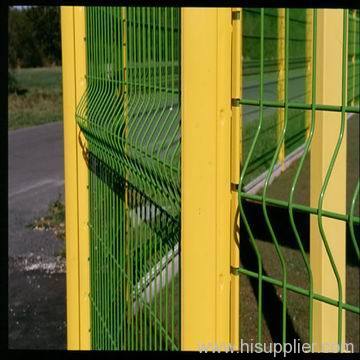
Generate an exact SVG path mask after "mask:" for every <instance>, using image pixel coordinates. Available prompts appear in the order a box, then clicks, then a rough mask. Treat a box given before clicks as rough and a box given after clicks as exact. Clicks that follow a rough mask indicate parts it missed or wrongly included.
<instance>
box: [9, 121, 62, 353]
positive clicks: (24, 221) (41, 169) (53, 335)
mask: <svg viewBox="0 0 360 360" xmlns="http://www.w3.org/2000/svg"><path fill="white" fill-rule="evenodd" d="M8 139H9V179H8V181H9V193H8V213H9V225H8V231H9V248H8V255H9V272H8V280H9V281H8V290H9V308H8V316H9V348H11V349H64V348H65V347H66V335H65V334H66V322H65V318H66V309H65V303H66V302H65V296H66V292H65V261H64V259H63V258H61V256H60V254H61V251H62V249H63V247H64V243H63V242H62V241H61V240H59V239H57V238H56V237H55V235H54V234H53V233H51V232H47V231H35V230H32V229H31V228H29V227H27V225H28V224H30V223H33V221H34V220H35V219H36V218H39V217H41V216H44V215H46V214H47V211H48V206H49V204H50V202H52V201H54V200H56V199H57V198H58V196H59V195H60V196H61V197H62V199H63V198H64V170H63V169H64V163H63V162H64V159H63V131H62V123H51V124H46V125H41V126H36V127H31V128H24V129H19V130H14V131H9V133H8Z"/></svg>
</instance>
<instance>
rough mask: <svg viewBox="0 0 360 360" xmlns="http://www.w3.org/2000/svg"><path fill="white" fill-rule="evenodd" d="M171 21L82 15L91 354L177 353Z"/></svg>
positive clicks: (80, 116)
mask: <svg viewBox="0 0 360 360" xmlns="http://www.w3.org/2000/svg"><path fill="white" fill-rule="evenodd" d="M179 17H180V11H179V9H175V8H164V7H162V8H146V7H141V8H136V7H132V8H121V7H88V8H86V48H87V89H86V92H85V94H84V96H83V97H82V99H81V101H80V103H79V104H78V107H77V111H76V119H77V122H78V124H79V126H80V128H81V130H82V132H83V133H84V135H85V137H86V139H87V143H88V149H87V150H88V165H89V169H90V188H89V194H90V216H89V219H90V221H89V227H90V269H91V270H90V274H91V281H90V284H91V285H90V300H91V343H92V348H93V349H129V350H135V349H144V350H156V349H158V350H161V349H163V350H177V349H179V347H180V343H179V342H180V336H179V333H180V326H179V325H180V323H179V313H180V311H179V276H178V273H179V263H180V261H179V259H178V256H179V235H180V223H179V222H180V91H179V86H180V84H179V71H180V69H179V59H180V56H179V54H180V41H179V36H180V28H179V26H180V25H179V24H180V18H179Z"/></svg>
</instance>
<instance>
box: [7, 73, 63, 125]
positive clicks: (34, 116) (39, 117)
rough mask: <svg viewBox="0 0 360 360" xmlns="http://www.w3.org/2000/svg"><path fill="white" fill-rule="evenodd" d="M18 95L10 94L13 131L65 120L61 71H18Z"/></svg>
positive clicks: (9, 123) (10, 115)
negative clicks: (63, 115)
mask: <svg viewBox="0 0 360 360" xmlns="http://www.w3.org/2000/svg"><path fill="white" fill-rule="evenodd" d="M14 76H15V79H16V81H17V84H18V86H19V88H20V89H21V91H20V92H18V93H13V94H9V96H8V105H9V117H8V121H9V122H8V128H9V129H10V130H13V129H18V128H22V127H27V126H35V125H40V124H45V123H49V122H54V121H61V120H62V84H61V67H51V68H27V69H18V70H14Z"/></svg>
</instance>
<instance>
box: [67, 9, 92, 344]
mask: <svg viewBox="0 0 360 360" xmlns="http://www.w3.org/2000/svg"><path fill="white" fill-rule="evenodd" d="M61 42H62V60H63V61H62V77H63V107H64V159H65V204H66V210H65V215H66V297H67V301H66V304H67V348H68V349H69V350H79V349H83V350H85V349H89V348H90V332H89V328H90V304H89V290H90V277H89V231H88V211H89V207H88V206H89V205H88V167H87V164H86V159H85V157H84V147H85V140H84V138H83V136H82V135H81V133H80V129H79V127H78V126H77V124H76V121H75V109H76V105H77V104H78V103H79V101H80V97H81V96H82V95H83V93H84V91H85V87H86V79H85V71H86V54H85V9H84V7H73V6H62V7H61Z"/></svg>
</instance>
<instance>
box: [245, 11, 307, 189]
mask: <svg viewBox="0 0 360 360" xmlns="http://www.w3.org/2000/svg"><path fill="white" fill-rule="evenodd" d="M280 18H281V15H280V14H279V9H270V8H269V9H265V11H264V40H265V42H264V61H263V67H264V69H263V70H264V83H263V86H264V96H265V97H266V99H267V100H269V101H277V100H278V87H279V85H280V82H281V81H283V80H281V79H280V78H279V76H280V74H279V68H280V64H281V63H282V62H283V61H284V59H283V58H282V56H283V54H281V53H280V52H279V48H278V46H279V42H280V40H282V41H283V40H284V39H283V35H282V34H279V26H278V23H279V21H280ZM260 19H261V15H260V9H251V8H245V9H244V11H243V23H242V26H243V97H244V98H246V99H248V100H249V104H246V105H244V106H243V152H244V157H245V156H246V154H247V153H248V151H249V149H250V146H251V143H252V139H253V137H254V135H255V133H256V129H257V121H256V120H257V119H258V118H259V108H258V106H257V104H256V101H257V99H258V93H259V89H260V82H259V75H258V74H259V72H260V64H261V59H260V41H261V36H260V35H261V34H260ZM289 21H290V23H289V54H288V56H289V69H288V71H289V82H290V87H289V89H288V91H289V99H290V100H291V101H302V102H304V100H305V96H306V92H307V91H309V89H306V80H307V78H306V67H307V64H308V61H309V59H308V58H307V57H306V51H305V50H306V43H307V42H308V41H309V39H308V38H307V36H306V25H307V21H308V20H307V19H306V9H292V10H291V16H290V20H289ZM254 102H255V104H254ZM263 116H264V126H263V128H262V130H261V132H262V133H261V134H262V136H263V138H264V139H266V140H267V141H264V142H262V145H261V146H258V147H257V149H256V150H255V153H254V155H253V157H252V159H251V162H250V164H249V169H248V172H247V175H246V178H245V183H249V182H251V181H252V180H254V179H256V178H257V177H258V176H260V174H262V173H263V172H264V171H265V170H266V169H267V168H268V166H269V164H270V162H271V158H272V153H273V151H274V149H275V147H276V146H275V147H274V146H273V145H274V144H276V138H277V123H278V118H279V114H278V109H276V108H274V107H272V108H271V107H267V108H266V109H265V110H264V114H263ZM288 121H289V131H288V132H287V134H286V139H285V152H286V154H287V155H288V154H290V153H291V152H292V151H294V150H295V149H297V148H299V147H300V146H301V145H303V144H304V141H305V132H306V124H305V116H304V112H303V111H301V110H295V109H292V110H291V113H290V114H289V117H288Z"/></svg>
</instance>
